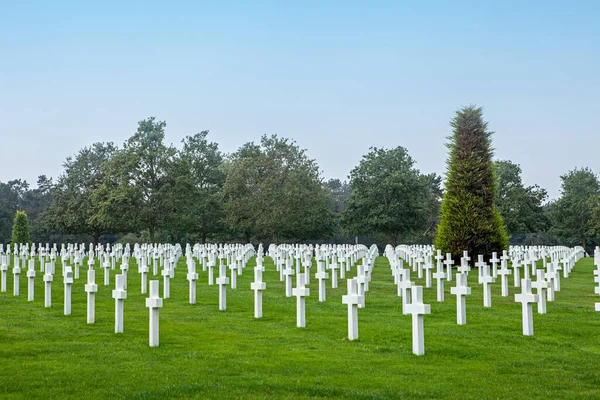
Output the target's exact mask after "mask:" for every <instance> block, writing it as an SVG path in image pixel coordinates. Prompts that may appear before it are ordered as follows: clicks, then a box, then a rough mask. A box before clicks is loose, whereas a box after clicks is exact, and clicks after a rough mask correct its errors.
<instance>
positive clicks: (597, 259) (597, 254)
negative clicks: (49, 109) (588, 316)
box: [594, 247, 600, 311]
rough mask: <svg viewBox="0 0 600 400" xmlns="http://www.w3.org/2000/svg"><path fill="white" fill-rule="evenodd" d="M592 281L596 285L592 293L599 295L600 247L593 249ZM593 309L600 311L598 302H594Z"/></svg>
mask: <svg viewBox="0 0 600 400" xmlns="http://www.w3.org/2000/svg"><path fill="white" fill-rule="evenodd" d="M594 265H595V266H596V269H595V270H594V282H595V283H596V284H597V285H598V286H596V287H595V288H594V293H596V294H598V295H600V247H596V248H595V249H594ZM594 310H596V311H600V302H599V303H595V304H594Z"/></svg>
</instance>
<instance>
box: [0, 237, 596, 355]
mask: <svg viewBox="0 0 600 400" xmlns="http://www.w3.org/2000/svg"><path fill="white" fill-rule="evenodd" d="M313 250H314V252H315V256H316V260H317V272H316V274H315V278H316V279H317V280H318V281H319V285H318V287H319V301H325V298H326V296H325V281H326V280H327V279H328V278H329V274H328V273H327V272H326V271H327V270H330V271H332V287H337V271H338V269H339V273H340V278H341V279H343V278H344V277H345V272H347V271H350V267H351V266H352V265H354V264H355V263H357V262H358V261H359V260H360V259H361V258H362V263H361V264H360V265H358V266H357V276H356V277H355V278H352V279H348V280H347V290H348V292H347V294H346V295H344V296H343V297H342V303H343V304H345V305H347V306H348V338H349V339H350V340H355V339H357V338H358V308H363V307H365V292H367V291H368V283H369V279H370V273H371V271H372V269H373V265H374V260H375V257H376V256H377V255H378V254H377V248H376V247H372V248H371V249H367V248H366V247H364V246H362V247H361V246H356V247H346V248H338V249H336V248H332V249H319V248H318V247H317V248H314V249H313V248H312V247H302V246H271V248H270V249H269V255H270V256H271V257H272V258H273V260H274V263H275V265H276V268H277V269H278V270H279V272H280V279H281V280H283V281H285V288H286V296H288V297H291V296H294V297H296V298H297V307H296V317H297V326H298V327H305V326H306V315H305V298H306V297H307V296H309V295H310V290H309V288H307V287H306V285H307V284H308V281H309V277H310V272H309V271H310V265H312V253H313ZM97 251H98V249H97ZM149 251H152V250H149ZM149 251H142V248H141V247H137V246H136V248H134V255H135V257H136V258H138V266H139V267H138V272H139V273H140V274H141V277H142V283H141V286H142V287H141V290H142V293H143V294H145V293H146V291H147V284H146V280H147V275H148V273H149V271H148V267H147V265H146V257H147V256H148V255H151V254H149ZM165 253H166V254H170V258H168V257H167V258H165V259H164V269H163V271H162V276H163V297H164V298H165V299H168V298H169V297H170V279H171V278H174V276H175V266H176V264H177V259H178V257H179V255H180V254H181V251H180V249H179V250H176V249H175V250H174V251H173V252H169V251H166V252H165ZM90 254H92V255H93V254H94V252H91V253H90ZM99 254H100V256H102V255H103V254H105V253H103V252H102V250H101V249H100V250H99ZM128 254H129V247H128V246H127V248H125V249H124V256H123V262H122V264H121V266H120V268H121V271H122V272H121V274H119V275H117V277H116V282H115V284H116V285H115V289H114V290H113V292H112V295H113V298H114V299H115V332H116V333H122V332H123V303H124V300H125V299H126V298H127V291H126V290H127V271H128ZM254 254H256V253H255V252H254V248H253V247H252V246H250V245H246V246H231V247H227V246H225V247H223V246H220V247H216V246H213V247H211V246H210V245H209V246H198V245H197V246H195V247H194V249H191V248H190V246H189V245H188V246H187V248H186V257H187V267H188V274H187V279H188V281H189V282H190V290H189V295H190V303H191V304H195V302H196V281H197V279H198V274H197V273H196V263H195V261H194V257H195V256H199V258H198V259H199V262H200V263H201V264H202V266H203V269H204V271H207V270H208V271H209V277H208V283H209V285H212V284H214V279H213V273H212V270H213V268H214V267H215V266H216V259H217V258H219V259H220V262H219V277H218V278H217V279H216V284H217V285H219V310H225V309H226V287H227V285H229V284H231V287H232V289H235V288H236V283H235V282H236V276H237V275H238V274H241V271H242V269H243V268H244V267H245V265H246V263H247V262H248V260H249V259H250V257H251V256H253V255H254ZM432 254H433V249H432V248H426V249H424V248H422V247H409V246H400V247H399V248H397V249H392V248H391V246H388V248H386V256H387V257H388V259H389V261H390V267H391V269H392V274H393V276H394V279H395V283H396V284H397V286H398V295H399V296H401V297H402V310H403V313H404V314H410V315H412V318H413V322H412V326H413V352H414V353H415V354H417V355H422V354H424V328H423V315H425V314H429V313H430V310H431V307H430V305H427V304H423V287H421V286H415V285H414V283H413V282H411V281H410V272H411V271H410V269H405V268H403V260H402V259H403V258H404V259H406V261H407V263H408V264H409V266H412V268H413V271H414V272H418V271H425V278H426V287H431V278H429V279H428V278H427V276H428V275H429V273H430V270H431V268H429V265H431V264H433V263H432V262H431V259H432ZM512 254H516V253H515V252H514V251H513V252H512ZM560 255H561V256H562V257H563V259H562V260H561V262H564V266H565V276H568V273H569V272H570V269H571V268H572V266H573V265H574V263H575V262H576V261H577V260H578V259H579V258H578V257H580V256H581V251H580V250H577V249H575V250H568V249H567V250H565V249H561V250H560ZM595 256H596V260H600V251H598V250H597V251H596V254H595ZM294 258H295V259H296V269H295V270H294V269H293V268H292V266H293V259H294ZM338 259H339V260H340V264H338V263H337V261H338ZM435 259H436V260H437V272H436V273H434V274H433V277H434V278H435V280H436V281H437V299H438V301H444V286H443V285H444V280H448V281H452V275H453V272H452V268H451V267H452V264H453V261H452V259H451V257H449V256H448V255H447V257H446V260H444V257H442V256H441V253H440V252H437V255H436V256H435ZM508 259H509V256H508V255H507V252H505V253H504V254H503V255H502V257H500V259H498V258H497V256H496V254H493V255H492V259H491V260H490V261H491V262H492V264H493V270H496V272H497V275H500V276H501V278H502V282H503V284H502V296H507V295H508V284H507V277H508V275H510V273H511V271H510V270H508V267H507V265H508ZM532 259H533V261H524V262H523V264H522V266H523V268H524V269H523V272H524V276H525V278H524V279H522V280H520V282H518V283H519V285H518V286H521V288H522V292H521V293H520V294H516V295H515V301H517V302H521V303H522V305H523V334H524V335H532V334H533V323H532V304H533V303H538V312H539V313H545V295H544V294H545V290H547V291H548V300H550V301H552V300H553V299H554V290H557V291H558V290H560V281H559V279H560V275H558V276H557V279H553V278H552V276H553V275H552V274H553V273H555V274H556V270H555V269H554V268H555V267H556V266H555V264H558V262H556V261H551V262H549V263H546V262H545V264H546V269H547V270H548V271H547V272H545V273H544V271H543V270H542V269H537V270H536V269H535V268H536V267H535V261H536V260H535V257H532ZM155 260H156V258H155ZM469 260H470V259H469V257H468V254H463V257H462V259H461V265H460V267H458V268H457V273H456V282H457V283H456V286H455V287H452V288H451V293H452V294H453V295H456V296H457V323H458V324H465V323H466V307H465V303H466V302H465V296H467V295H469V294H470V293H471V288H469V287H468V286H467V275H468V273H469V270H470V267H469V263H468V261H469ZM565 260H566V261H565ZM33 261H34V260H29V270H28V278H29V282H30V283H29V286H28V291H29V295H28V299H29V300H30V301H33V282H34V278H35V270H34V268H33V265H34V264H33ZM15 262H16V265H17V266H16V267H15V268H13V275H14V277H15V278H14V279H15V285H14V287H15V289H14V290H15V293H14V294H15V296H17V295H18V287H19V285H18V279H19V278H18V275H19V273H20V268H19V267H18V260H15ZM498 262H499V263H500V268H499V269H498V268H496V264H497V263H498ZM111 264H112V265H114V263H110V262H109V261H108V259H105V262H104V263H103V265H102V267H103V268H104V270H105V281H104V283H105V285H107V286H108V285H109V281H108V279H107V276H108V269H109V268H110V267H111ZM159 264H160V263H159ZM262 264H263V251H262V246H260V247H259V251H258V255H257V266H256V267H255V268H254V282H252V283H251V285H250V288H251V289H252V290H253V291H254V316H255V317H256V318H261V317H262V291H264V290H265V289H266V283H265V282H263V279H262V273H263V272H264V266H263V265H262ZM513 264H516V265H518V266H517V267H516V269H515V267H514V265H513V271H519V268H520V265H519V264H520V262H519V260H518V258H516V259H513ZM530 264H531V271H532V274H534V275H535V276H536V277H537V281H536V282H534V283H533V284H532V283H531V280H530V279H529V276H530V275H529V271H530ZM88 265H89V267H90V269H89V270H88V283H87V284H86V285H85V291H86V292H87V294H88V310H87V311H88V312H87V318H88V323H94V322H95V316H94V315H95V313H94V304H95V303H94V301H95V299H94V295H95V293H96V292H97V291H98V286H97V285H96V283H95V270H94V269H93V267H94V260H93V258H91V259H90V261H89V262H88ZM155 265H156V263H155ZM597 265H598V263H597ZM227 266H229V269H230V270H231V280H230V279H229V278H228V277H227V273H226V270H227ZM444 266H445V267H446V271H444ZM475 266H476V267H478V270H479V283H480V284H482V285H483V288H484V307H491V291H490V284H491V283H493V282H494V281H495V277H494V275H493V273H492V272H491V270H490V266H489V265H488V264H487V263H485V262H484V260H483V257H482V256H480V257H479V260H478V262H477V263H476V264H475ZM301 267H304V273H300V272H301V270H302V268H301ZM41 268H42V269H43V267H41ZM558 268H560V266H558ZM558 268H556V269H558ZM0 269H1V270H2V285H1V289H2V291H3V292H4V291H6V270H7V268H6V256H3V258H2V266H1V267H0ZM45 269H46V274H45V275H44V282H45V288H46V291H45V306H46V307H51V283H52V280H53V274H54V264H53V263H46V268H45ZM599 270H600V267H599ZM553 271H554V272H553ZM421 273H423V272H421ZM517 273H518V272H515V274H517ZM294 274H296V287H295V288H292V281H291V276H292V275H294ZM155 275H156V271H155ZM597 275H598V273H597ZM421 276H422V275H421ZM63 277H64V278H63V283H64V285H65V296H64V298H65V302H64V307H65V309H64V312H65V315H69V314H70V313H71V304H70V299H71V286H72V284H73V270H72V268H71V267H70V266H66V265H65V264H64V263H63ZM334 277H335V279H334ZM549 277H550V279H549ZM546 279H549V280H548V281H546ZM334 280H335V283H334ZM597 281H598V280H597ZM515 286H517V285H515ZM532 287H534V288H536V289H537V291H538V294H537V295H534V294H532V292H531V290H532ZM598 293H599V294H600V289H598ZM409 299H410V300H409ZM146 305H147V307H148V308H149V309H150V334H149V337H150V346H157V345H158V309H159V308H160V307H162V305H163V299H162V298H160V297H159V281H150V297H149V298H147V299H146ZM596 307H598V305H597V306H596Z"/></svg>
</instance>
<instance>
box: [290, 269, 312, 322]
mask: <svg viewBox="0 0 600 400" xmlns="http://www.w3.org/2000/svg"><path fill="white" fill-rule="evenodd" d="M304 279H305V278H304V274H300V275H298V276H297V277H296V287H295V288H294V289H293V290H292V295H294V296H296V326H297V327H298V328H305V327H306V299H305V297H307V296H309V295H310V289H308V288H307V287H306V286H305V285H304Z"/></svg>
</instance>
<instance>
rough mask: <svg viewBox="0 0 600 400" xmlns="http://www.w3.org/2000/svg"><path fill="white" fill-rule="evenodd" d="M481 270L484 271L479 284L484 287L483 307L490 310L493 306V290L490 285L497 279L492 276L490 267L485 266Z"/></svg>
mask: <svg viewBox="0 0 600 400" xmlns="http://www.w3.org/2000/svg"><path fill="white" fill-rule="evenodd" d="M484 264H485V263H484ZM479 268H481V269H482V272H481V278H480V279H479V283H480V284H482V285H483V306H484V307H486V308H490V307H491V306H492V290H491V287H490V285H491V284H492V283H494V282H496V278H494V277H493V276H491V275H490V266H489V265H487V264H485V265H483V266H482V267H479Z"/></svg>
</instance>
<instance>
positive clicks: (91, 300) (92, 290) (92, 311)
mask: <svg viewBox="0 0 600 400" xmlns="http://www.w3.org/2000/svg"><path fill="white" fill-rule="evenodd" d="M85 291H86V292H87V323H88V324H93V323H94V322H95V321H96V303H95V300H96V299H95V297H96V292H97V291H98V285H96V271H94V270H93V269H90V270H88V283H87V284H86V285H85Z"/></svg>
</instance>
